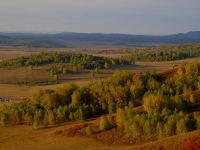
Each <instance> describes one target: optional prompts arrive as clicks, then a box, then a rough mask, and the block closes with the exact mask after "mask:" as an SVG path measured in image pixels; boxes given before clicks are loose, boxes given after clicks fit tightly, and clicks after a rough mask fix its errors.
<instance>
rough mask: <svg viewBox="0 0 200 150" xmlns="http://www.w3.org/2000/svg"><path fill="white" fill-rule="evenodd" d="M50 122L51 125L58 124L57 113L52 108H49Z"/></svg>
mask: <svg viewBox="0 0 200 150" xmlns="http://www.w3.org/2000/svg"><path fill="white" fill-rule="evenodd" d="M48 116H49V117H48V122H49V124H50V125H55V124H56V119H55V115H54V112H53V111H52V110H49V112H48Z"/></svg>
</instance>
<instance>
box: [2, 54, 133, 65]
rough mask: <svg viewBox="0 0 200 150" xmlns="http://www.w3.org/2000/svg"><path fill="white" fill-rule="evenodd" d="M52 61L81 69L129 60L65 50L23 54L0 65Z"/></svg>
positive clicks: (120, 63)
mask: <svg viewBox="0 0 200 150" xmlns="http://www.w3.org/2000/svg"><path fill="white" fill-rule="evenodd" d="M53 63H69V64H70V65H71V66H74V67H79V68H82V69H95V68H100V69H103V68H105V69H107V68H109V67H110V66H112V65H127V64H130V62H128V61H126V60H124V59H118V58H106V57H99V56H92V55H88V54H72V53H66V52H51V53H40V54H38V55H31V56H23V57H19V58H15V59H11V60H4V61H1V62H0V67H1V68H2V67H11V66H20V67H21V66H39V65H45V64H53Z"/></svg>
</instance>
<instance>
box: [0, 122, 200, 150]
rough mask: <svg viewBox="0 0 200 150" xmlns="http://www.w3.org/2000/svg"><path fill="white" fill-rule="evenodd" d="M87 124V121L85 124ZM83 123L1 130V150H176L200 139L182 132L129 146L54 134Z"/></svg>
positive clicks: (4, 128) (2, 128) (1, 128)
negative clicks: (183, 144)
mask: <svg viewBox="0 0 200 150" xmlns="http://www.w3.org/2000/svg"><path fill="white" fill-rule="evenodd" d="M84 123H85V122H84ZM79 124H83V123H81V122H72V123H68V124H63V125H61V126H58V127H53V128H47V129H38V130H34V129H33V128H32V127H30V126H22V125H20V126H15V127H12V126H10V127H0V133H1V134H0V149H1V150H22V149H29V150H36V149H37V150H43V149H46V150H72V149H73V150H86V149H87V150H94V149H95V150H108V149H109V150H132V149H134V150H141V149H143V150H152V149H153V150H155V149H166V150H167V149H170V150H177V149H179V146H180V145H181V143H182V142H183V141H184V140H185V139H188V138H191V137H192V138H194V137H199V136H200V131H199V130H197V131H193V132H189V133H183V134H180V135H177V136H172V137H168V138H165V139H161V140H158V141H155V142H150V143H146V144H142V145H135V146H128V145H117V144H116V145H115V144H105V143H101V142H99V141H97V140H96V139H95V138H90V137H81V136H78V137H69V136H67V135H66V136H64V135H62V136H60V135H57V134H55V133H57V132H60V131H62V130H66V129H69V128H72V127H73V126H76V125H79Z"/></svg>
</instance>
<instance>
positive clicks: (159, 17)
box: [0, 0, 200, 34]
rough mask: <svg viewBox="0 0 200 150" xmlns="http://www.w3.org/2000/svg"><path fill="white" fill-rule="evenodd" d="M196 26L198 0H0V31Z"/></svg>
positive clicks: (153, 30) (199, 24) (158, 30)
mask: <svg viewBox="0 0 200 150" xmlns="http://www.w3.org/2000/svg"><path fill="white" fill-rule="evenodd" d="M194 30H200V0H0V31H1V32H5V31H7V32H11V31H14V32H21V31H23V32H104V33H111V32H112V33H113V32H114V33H132V34H171V33H178V32H187V31H194Z"/></svg>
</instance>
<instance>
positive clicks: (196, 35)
mask: <svg viewBox="0 0 200 150" xmlns="http://www.w3.org/2000/svg"><path fill="white" fill-rule="evenodd" d="M198 42H200V31H193V32H188V33H180V34H173V35H162V36H153V35H131V34H102V33H72V32H66V33H58V34H39V33H3V32H2V33H0V46H25V47H51V48H61V47H63V48H64V47H66V48H95V47H148V46H157V45H163V44H178V43H198Z"/></svg>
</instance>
